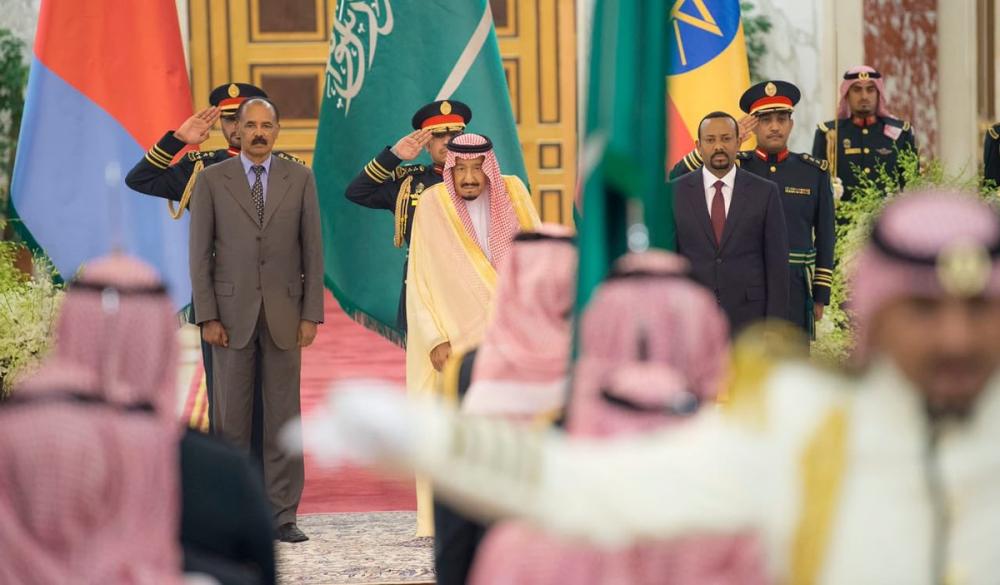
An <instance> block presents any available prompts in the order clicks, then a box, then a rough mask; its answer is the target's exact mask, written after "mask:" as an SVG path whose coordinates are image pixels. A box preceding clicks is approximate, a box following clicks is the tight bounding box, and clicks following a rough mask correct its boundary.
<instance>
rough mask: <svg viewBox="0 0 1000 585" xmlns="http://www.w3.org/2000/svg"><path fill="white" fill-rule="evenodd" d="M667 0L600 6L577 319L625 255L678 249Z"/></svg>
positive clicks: (608, 1)
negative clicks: (671, 182)
mask: <svg viewBox="0 0 1000 585" xmlns="http://www.w3.org/2000/svg"><path fill="white" fill-rule="evenodd" d="M667 4H668V3H667V0H631V1H628V2H621V1H618V0H597V2H596V5H595V7H594V20H593V23H594V24H593V36H592V41H591V45H590V76H589V79H588V85H587V87H588V89H587V121H586V134H585V140H584V145H583V151H582V153H581V161H582V179H583V188H582V209H581V210H579V211H580V215H581V217H578V219H577V228H578V231H579V242H580V244H579V245H580V274H579V284H578V289H577V311H578V313H579V312H580V311H582V309H583V308H584V307H585V306H586V305H587V302H588V301H589V300H590V296H591V293H592V292H593V290H594V289H595V288H596V287H597V285H599V284H600V283H601V281H602V280H604V278H605V277H606V276H607V274H608V270H609V269H610V267H611V264H612V263H613V262H614V261H615V259H616V258H618V257H619V256H621V255H622V254H624V253H625V252H626V251H627V250H629V249H633V250H642V249H645V248H647V247H655V248H664V249H673V248H674V246H675V244H674V235H675V226H674V217H673V205H672V200H671V196H670V193H669V191H668V188H667V184H666V152H667V150H666V146H667V132H666V130H667V123H666V104H667V102H666V98H667V91H666V90H667V70H668V69H667V68H668V52H667V51H668V49H667V38H668V36H667V35H668V31H669V26H670V19H669V6H668V5H667Z"/></svg>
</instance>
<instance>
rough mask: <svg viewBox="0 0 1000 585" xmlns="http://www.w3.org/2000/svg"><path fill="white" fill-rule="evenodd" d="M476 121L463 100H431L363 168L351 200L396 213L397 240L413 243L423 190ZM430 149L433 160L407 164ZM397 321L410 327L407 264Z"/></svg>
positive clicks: (434, 181)
mask: <svg viewBox="0 0 1000 585" xmlns="http://www.w3.org/2000/svg"><path fill="white" fill-rule="evenodd" d="M470 121H472V110H471V109H469V106H467V105H465V104H464V103H462V102H458V101H454V100H442V101H436V102H432V103H429V104H427V105H425V106H423V107H422V108H420V109H419V110H417V113H415V114H414V115H413V119H412V120H411V123H412V125H413V132H411V133H409V134H407V135H406V136H403V137H402V138H400V139H399V140H398V141H397V142H396V144H395V145H394V146H392V147H391V148H390V147H388V146H387V147H386V148H385V149H384V150H383V151H382V152H380V153H379V154H378V155H377V156H376V157H375V158H373V159H372V160H371V162H369V163H368V164H366V165H365V167H364V168H363V169H362V170H361V172H360V173H358V176H357V177H355V178H354V180H353V181H351V184H350V185H348V186H347V191H346V192H345V195H346V196H347V199H349V200H350V201H352V202H354V203H357V204H358V205H363V206H365V207H369V208H371V209H386V210H388V211H390V212H392V213H393V214H394V215H395V218H396V221H395V226H396V229H395V230H394V235H393V244H395V246H396V247H397V248H402V247H403V245H404V244H406V245H409V243H410V228H411V227H412V226H413V212H414V210H415V209H416V208H417V204H418V203H419V202H420V194H421V193H422V192H423V191H424V190H425V189H427V188H428V187H431V186H433V185H437V184H438V183H440V182H441V181H442V180H443V177H442V174H441V173H442V170H443V169H444V163H445V159H446V158H447V157H448V141H449V140H451V139H452V138H453V137H455V136H458V135H459V134H461V133H463V132H465V127H466V126H467V125H468V124H469V122H470ZM422 150H426V151H427V154H429V155H430V157H431V163H432V164H431V165H430V166H428V165H423V164H412V165H407V164H403V162H404V161H411V160H413V159H415V158H417V156H419V155H420V152H421V151H422ZM403 278H404V281H403V288H402V292H401V293H400V297H399V299H400V301H399V311H398V313H397V317H396V318H397V323H398V325H399V327H400V329H402V331H403V332H404V333H405V332H406V281H405V278H406V267H405V266H404V267H403Z"/></svg>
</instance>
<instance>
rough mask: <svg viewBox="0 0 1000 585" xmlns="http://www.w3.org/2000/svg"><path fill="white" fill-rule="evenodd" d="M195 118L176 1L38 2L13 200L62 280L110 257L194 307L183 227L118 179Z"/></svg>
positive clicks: (158, 201)
mask: <svg viewBox="0 0 1000 585" xmlns="http://www.w3.org/2000/svg"><path fill="white" fill-rule="evenodd" d="M190 115H191V91H190V89H189V85H188V74H187V68H186V66H185V63H184V52H183V48H182V45H181V35H180V28H179V26H178V23H177V5H176V2H175V1H174V0H141V1H134V2H122V1H120V0H85V1H80V0H43V1H42V5H41V12H40V15H39V21H38V32H37V35H36V40H35V47H34V55H33V59H32V63H31V73H30V77H29V80H28V94H27V99H26V104H25V109H24V117H23V121H22V123H21V134H20V140H19V143H18V149H17V159H16V161H15V164H14V175H13V184H12V188H11V201H12V204H13V206H14V208H15V211H16V214H17V216H18V217H20V219H21V220H22V221H23V222H24V227H25V228H27V230H28V231H29V232H30V235H31V237H32V238H33V239H34V240H35V242H37V244H38V245H39V246H41V248H42V249H43V250H44V251H45V252H46V253H47V254H48V255H49V257H50V258H52V260H53V262H54V263H55V265H56V268H57V269H58V270H59V271H60V273H62V275H63V277H64V278H67V279H68V278H71V277H72V276H73V274H75V273H76V271H77V269H78V268H79V266H80V265H81V264H82V263H84V262H86V261H88V260H90V259H92V258H95V257H97V256H100V255H103V254H106V253H108V252H110V251H112V250H116V249H117V250H122V251H125V252H128V253H131V254H134V255H137V256H139V257H141V258H143V259H144V260H146V261H148V262H150V263H151V264H153V265H154V266H155V267H156V268H157V269H159V271H160V273H161V274H162V276H163V278H164V279H165V281H166V283H167V284H168V286H169V287H170V294H171V297H172V299H173V300H174V302H175V304H176V306H178V307H180V306H182V305H184V304H186V303H187V302H189V300H190V294H191V286H190V280H189V277H188V267H187V265H188V262H187V221H175V220H173V219H171V218H170V216H169V215H168V213H167V210H166V205H165V204H164V202H163V200H162V199H157V198H153V197H147V196H144V195H139V194H137V193H135V192H133V191H131V190H129V189H128V188H127V187H126V186H125V184H124V182H123V177H124V174H125V173H126V172H127V171H128V169H129V168H131V167H132V165H134V164H135V163H136V161H138V160H139V159H141V158H142V157H143V155H144V154H145V151H146V147H148V146H149V145H151V144H154V143H155V142H156V141H157V139H159V138H160V137H161V136H162V135H163V132H164V131H165V130H167V129H168V128H176V127H177V125H178V124H180V123H181V122H182V121H183V120H184V119H185V118H187V117H188V116H190Z"/></svg>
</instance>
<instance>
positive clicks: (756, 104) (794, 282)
mask: <svg viewBox="0 0 1000 585" xmlns="http://www.w3.org/2000/svg"><path fill="white" fill-rule="evenodd" d="M798 101H799V90H798V88H797V87H795V86H794V85H792V84H791V83H787V82H784V81H765V82H761V83H758V84H756V85H754V86H753V87H751V88H750V89H748V90H747V91H746V92H744V94H743V97H742V98H741V99H740V107H741V108H742V109H743V111H744V112H746V113H748V114H751V115H758V114H764V113H768V112H774V111H788V112H791V111H792V110H793V108H794V106H795V104H796V103H798ZM701 160H702V158H701V155H700V154H698V152H697V151H693V152H692V153H689V154H688V155H687V156H685V157H684V158H682V159H681V161H680V162H678V163H677V164H676V165H675V166H674V168H673V170H672V171H671V173H670V178H671V179H674V178H676V177H678V176H680V175H683V174H686V173H688V172H692V171H696V170H699V169H700V168H701V166H702V164H701ZM737 162H738V163H739V164H740V167H741V168H742V169H743V170H745V171H750V172H751V173H753V174H755V175H757V176H759V177H763V178H765V179H768V180H771V181H774V182H775V183H777V185H778V190H779V191H780V192H781V206H782V208H783V210H784V213H785V225H786V226H787V228H788V247H789V257H788V263H789V268H790V269H791V278H790V282H791V290H790V294H789V315H790V318H791V320H792V322H793V323H795V324H796V325H798V326H799V327H801V328H802V329H803V330H804V331H806V332H807V333H808V334H809V335H810V336H811V337H814V336H815V327H814V325H815V324H814V317H813V307H814V305H815V303H820V304H822V305H828V304H830V287H831V285H832V284H833V252H834V242H835V235H834V205H833V191H832V189H831V187H830V176H829V174H828V173H827V164H826V161H820V160H817V159H815V158H814V157H812V156H810V155H808V154H805V153H792V152H789V151H788V150H787V149H785V150H783V151H781V152H779V153H777V154H768V153H767V152H764V151H763V150H761V149H759V148H758V149H757V150H745V151H741V152H740V153H738V155H737Z"/></svg>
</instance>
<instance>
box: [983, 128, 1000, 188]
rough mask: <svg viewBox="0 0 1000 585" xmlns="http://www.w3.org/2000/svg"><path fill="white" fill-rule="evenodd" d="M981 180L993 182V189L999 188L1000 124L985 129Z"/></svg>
mask: <svg viewBox="0 0 1000 585" xmlns="http://www.w3.org/2000/svg"><path fill="white" fill-rule="evenodd" d="M983 178H984V179H986V180H987V181H993V188H996V187H998V186H1000V124H994V125H993V126H991V127H989V128H987V129H986V139H985V140H984V141H983Z"/></svg>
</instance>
